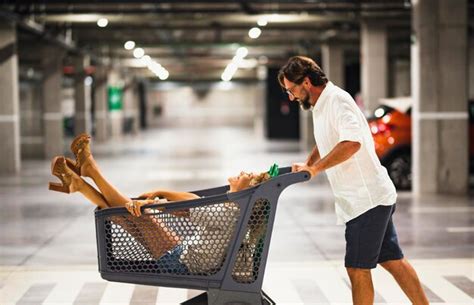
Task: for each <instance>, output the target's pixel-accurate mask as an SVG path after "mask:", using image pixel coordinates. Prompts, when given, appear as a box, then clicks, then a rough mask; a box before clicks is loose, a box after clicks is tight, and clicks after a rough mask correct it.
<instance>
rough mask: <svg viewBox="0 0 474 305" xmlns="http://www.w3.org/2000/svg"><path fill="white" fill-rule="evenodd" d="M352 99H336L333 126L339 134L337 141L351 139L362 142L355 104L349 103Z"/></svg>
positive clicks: (360, 125)
mask: <svg viewBox="0 0 474 305" xmlns="http://www.w3.org/2000/svg"><path fill="white" fill-rule="evenodd" d="M352 102H353V101H347V100H339V101H337V105H336V107H334V108H335V109H334V110H335V112H334V116H335V123H336V124H335V128H336V130H337V132H338V134H339V142H342V141H351V142H359V143H361V144H362V137H361V134H362V124H361V122H360V118H359V115H358V113H357V110H358V109H356V108H355V107H357V106H356V105H355V102H353V103H354V105H351V104H350V103H352Z"/></svg>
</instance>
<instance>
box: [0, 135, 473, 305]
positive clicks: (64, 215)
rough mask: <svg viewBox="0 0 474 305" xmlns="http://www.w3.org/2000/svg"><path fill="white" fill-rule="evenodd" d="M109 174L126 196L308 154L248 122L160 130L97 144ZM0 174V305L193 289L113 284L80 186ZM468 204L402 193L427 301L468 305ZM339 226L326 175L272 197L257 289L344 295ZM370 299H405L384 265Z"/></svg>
mask: <svg viewBox="0 0 474 305" xmlns="http://www.w3.org/2000/svg"><path fill="white" fill-rule="evenodd" d="M92 149H93V153H94V155H95V157H96V159H97V161H98V162H99V164H100V166H101V168H102V170H103V172H104V173H105V174H106V176H107V177H108V178H109V179H110V180H111V181H112V182H113V183H114V184H115V185H116V186H117V187H118V188H119V189H121V190H122V191H123V192H124V193H126V194H128V195H130V196H134V195H138V194H140V193H142V192H144V191H149V190H153V189H155V188H157V187H161V188H171V189H176V190H183V191H189V190H196V189H202V188H209V187H214V186H219V185H223V184H225V183H226V177H228V176H230V175H233V174H236V173H238V172H240V171H241V170H249V171H260V170H267V169H268V167H269V166H270V165H271V164H273V163H274V162H276V163H278V164H279V165H280V166H283V165H291V163H292V162H298V161H304V159H305V158H306V153H304V152H303V153H302V152H300V151H299V148H298V144H297V143H294V142H268V141H263V140H260V139H258V137H256V136H255V134H254V133H253V130H251V129H245V128H221V127H219V128H204V127H202V128H167V129H164V130H152V131H147V132H143V133H141V134H140V135H138V136H136V137H124V138H123V139H121V140H120V141H110V143H107V144H105V145H104V144H102V145H99V144H95V143H94V144H93V147H92ZM22 166H23V169H22V172H21V173H20V174H19V175H17V176H0V202H1V214H0V246H1V248H0V304H2V305H6V304H9V305H13V304H15V305H26V304H29V305H33V304H50V305H52V304H75V305H76V304H84V305H85V304H102V305H105V304H107V305H112V304H114V305H118V304H123V305H128V304H133V305H136V304H178V303H179V302H182V301H184V300H185V299H187V298H189V297H192V296H194V295H196V294H198V293H199V292H198V291H194V290H185V289H173V288H161V287H160V288H157V287H147V286H140V285H130V284H119V283H110V282H106V281H104V280H102V279H101V278H100V275H99V274H98V272H97V253H96V242H95V231H94V230H95V227H94V217H93V210H94V207H93V206H92V205H91V204H88V203H87V202H86V201H85V199H83V198H82V197H81V196H80V195H79V194H73V195H66V194H62V193H55V192H50V191H48V190H47V185H48V182H49V181H55V179H54V177H52V176H51V175H50V164H49V162H48V161H24V162H23V164H22ZM473 215H474V202H473V199H472V198H469V197H452V196H426V197H419V198H414V197H413V196H412V195H411V194H410V193H399V200H398V207H397V213H396V214H395V216H394V218H395V224H396V226H397V229H398V234H399V240H400V242H401V245H402V247H403V250H404V252H405V255H406V257H407V258H408V259H409V260H410V261H411V262H412V263H413V265H414V266H415V268H416V269H417V271H418V273H419V276H420V278H421V280H422V282H423V285H424V286H425V288H426V291H427V294H428V296H429V299H430V301H431V303H432V304H471V305H472V304H474V283H473V281H474V257H473V254H474V243H473V241H474V226H473ZM343 258H344V227H342V226H336V225H335V215H334V206H333V197H332V193H331V190H330V188H329V185H328V183H327V180H326V178H325V177H324V175H322V176H320V177H317V178H315V179H313V180H312V181H310V182H307V183H302V184H298V185H294V186H291V187H290V188H288V189H286V190H285V191H284V192H283V194H282V196H281V197H280V200H279V206H278V210H277V216H276V222H275V228H274V233H273V237H272V244H271V249H270V255H269V260H268V265H267V272H266V276H265V281H264V290H265V291H266V292H267V293H268V294H269V295H270V296H271V297H272V298H273V299H274V300H275V301H276V302H277V303H278V304H351V295H350V289H349V286H348V278H347V276H346V274H345V270H344V268H343ZM373 275H374V279H375V289H376V303H378V304H408V303H409V302H408V300H407V298H406V297H405V296H404V295H403V293H402V292H401V290H400V289H399V288H398V286H397V285H396V283H395V282H394V280H393V279H392V278H390V276H389V275H388V274H387V273H385V272H384V271H383V270H381V268H377V269H375V271H374V273H373Z"/></svg>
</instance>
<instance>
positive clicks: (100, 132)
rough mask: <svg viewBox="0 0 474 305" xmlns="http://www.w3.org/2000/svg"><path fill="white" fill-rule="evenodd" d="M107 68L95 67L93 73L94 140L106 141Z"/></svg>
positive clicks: (107, 134) (107, 133)
mask: <svg viewBox="0 0 474 305" xmlns="http://www.w3.org/2000/svg"><path fill="white" fill-rule="evenodd" d="M107 73H108V72H107V68H106V67H97V69H96V73H95V81H94V86H95V92H94V95H95V99H94V100H95V140H96V141H97V142H105V141H106V140H107V139H108V136H109V132H108V105H107Z"/></svg>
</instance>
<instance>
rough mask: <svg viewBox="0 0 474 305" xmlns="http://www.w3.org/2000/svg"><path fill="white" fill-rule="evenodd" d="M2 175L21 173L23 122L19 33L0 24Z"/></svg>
mask: <svg viewBox="0 0 474 305" xmlns="http://www.w3.org/2000/svg"><path fill="white" fill-rule="evenodd" d="M0 93H1V95H0V99H1V102H0V138H1V139H2V145H0V156H1V158H0V173H15V172H18V171H19V170H20V120H19V113H18V112H19V85H18V55H17V34H16V27H15V25H14V24H9V23H3V22H2V21H0Z"/></svg>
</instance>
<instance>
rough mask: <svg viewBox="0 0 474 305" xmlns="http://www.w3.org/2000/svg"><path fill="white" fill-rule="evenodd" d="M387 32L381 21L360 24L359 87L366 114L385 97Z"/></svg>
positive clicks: (367, 21) (365, 21) (368, 21)
mask: <svg viewBox="0 0 474 305" xmlns="http://www.w3.org/2000/svg"><path fill="white" fill-rule="evenodd" d="M387 65H388V61H387V30H386V27H385V26H384V25H383V24H381V21H376V20H364V21H362V23H361V74H362V75H361V86H362V100H363V103H364V109H365V112H366V114H367V113H372V112H373V111H374V110H375V108H377V106H378V105H379V99H380V98H385V97H387V93H388V92H387V75H388V69H387Z"/></svg>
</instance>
